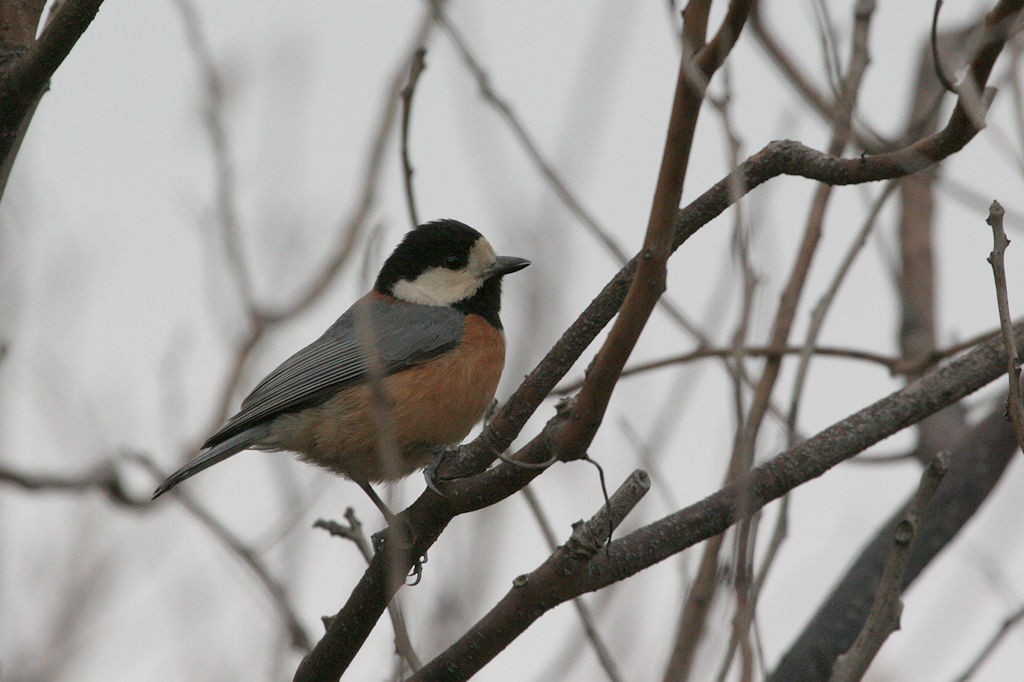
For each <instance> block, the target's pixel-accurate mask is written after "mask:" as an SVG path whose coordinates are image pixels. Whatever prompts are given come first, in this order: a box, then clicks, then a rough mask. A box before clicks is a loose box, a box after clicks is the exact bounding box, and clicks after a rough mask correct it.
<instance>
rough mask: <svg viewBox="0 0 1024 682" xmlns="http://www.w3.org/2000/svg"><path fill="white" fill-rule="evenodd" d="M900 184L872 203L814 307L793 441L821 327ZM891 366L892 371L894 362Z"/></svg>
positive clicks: (797, 389) (798, 381)
mask: <svg viewBox="0 0 1024 682" xmlns="http://www.w3.org/2000/svg"><path fill="white" fill-rule="evenodd" d="M897 186H898V185H897V183H896V182H889V183H888V184H886V186H885V187H884V188H883V189H882V191H881V193H880V194H879V195H878V198H877V199H875V201H874V203H873V204H872V206H871V210H870V211H869V212H868V215H867V217H866V218H865V219H864V223H863V224H862V225H861V228H860V230H859V231H858V232H857V235H856V236H855V237H854V239H853V241H852V242H851V243H850V247H849V249H847V252H846V255H845V256H844V257H843V261H842V263H840V264H839V267H838V268H837V269H836V271H835V273H834V274H833V276H832V280H831V281H830V282H829V285H828V287H827V288H826V289H825V293H824V294H822V295H821V298H820V299H818V302H817V303H816V304H815V305H814V308H813V309H812V310H811V321H810V325H809V326H808V328H807V334H806V335H805V336H804V343H803V346H802V350H801V352H800V362H799V364H798V365H797V372H796V378H795V379H794V380H793V392H792V397H791V400H790V405H789V420H788V427H789V438H790V442H793V439H794V438H795V433H796V426H797V418H798V417H799V414H800V402H801V400H802V398H803V388H804V386H805V385H806V382H807V375H808V372H809V370H810V366H811V358H812V357H813V356H814V355H815V351H816V350H817V343H818V337H819V336H820V335H821V330H822V328H823V327H824V326H825V319H826V316H827V315H828V311H829V309H830V308H831V307H832V303H833V302H834V301H835V299H836V296H838V294H839V288H840V287H841V286H842V284H843V282H844V281H845V280H846V276H847V275H848V274H849V272H850V269H851V268H852V267H853V263H854V261H855V260H856V259H857V256H858V255H859V254H860V252H861V250H862V249H863V248H864V245H865V244H866V243H867V240H868V236H869V235H870V234H871V230H872V229H874V226H875V223H876V222H877V220H878V216H879V214H880V213H881V212H882V207H884V206H885V203H886V201H887V200H888V199H889V197H890V196H892V194H893V192H894V190H895V189H896V188H897ZM889 367H890V371H891V370H892V368H893V367H894V365H890V366H889Z"/></svg>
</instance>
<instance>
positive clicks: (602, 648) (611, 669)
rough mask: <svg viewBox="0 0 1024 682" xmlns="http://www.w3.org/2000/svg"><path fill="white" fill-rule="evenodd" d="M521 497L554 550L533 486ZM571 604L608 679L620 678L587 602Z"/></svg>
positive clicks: (552, 535)
mask: <svg viewBox="0 0 1024 682" xmlns="http://www.w3.org/2000/svg"><path fill="white" fill-rule="evenodd" d="M523 499H524V500H525V501H526V506H527V507H529V508H530V512H531V513H532V514H533V517H534V519H535V520H536V521H537V526H538V527H539V528H540V530H541V535H543V536H544V541H545V542H546V543H547V545H548V549H549V550H550V551H552V552H554V551H555V550H556V549H558V539H557V537H556V536H555V530H554V528H552V526H551V522H550V521H549V520H548V518H547V515H546V514H545V513H544V508H543V507H541V505H540V500H539V499H538V498H537V495H536V493H535V492H534V490H533V488H531V487H529V486H527V487H525V488H523ZM572 605H573V607H574V608H575V609H576V615H577V617H578V618H579V619H580V625H582V626H583V634H584V635H585V636H586V638H587V641H588V642H590V646H591V648H592V649H593V650H594V654H595V655H596V656H597V660H598V663H600V664H601V668H602V669H603V670H604V673H605V675H607V676H608V679H609V680H613V681H619V680H622V679H623V677H622V675H621V674H620V673H619V666H618V664H617V663H616V662H615V659H614V658H613V657H612V652H611V650H610V649H609V648H608V645H607V644H605V642H604V639H602V637H601V633H600V632H599V631H598V629H597V622H596V621H595V619H594V614H593V613H591V611H590V608H589V607H588V606H587V603H586V602H585V601H583V599H582V598H580V597H576V598H575V599H573V600H572ZM573 646H575V644H574V645H573Z"/></svg>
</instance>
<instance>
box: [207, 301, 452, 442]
mask: <svg viewBox="0 0 1024 682" xmlns="http://www.w3.org/2000/svg"><path fill="white" fill-rule="evenodd" d="M465 319H466V316H465V315H464V314H463V313H461V312H459V311H458V310H455V309H453V308H449V307H441V306H424V305H415V304H410V303H404V302H402V301H395V300H393V299H391V300H386V299H381V298H374V297H366V298H363V299H362V300H360V301H359V302H358V303H356V304H355V305H353V306H352V307H351V308H350V309H349V310H348V311H346V312H345V314H344V315H342V316H341V317H340V318H338V320H337V321H336V322H335V323H334V324H333V325H331V327H330V328H329V329H328V330H327V331H326V332H324V334H323V336H321V337H320V338H319V339H317V340H316V341H314V342H313V343H311V344H309V345H308V346H306V347H305V348H303V349H302V350H300V351H299V352H297V353H296V354H295V355H293V356H291V357H290V358H288V359H287V360H285V361H284V362H283V363H281V365H280V366H279V367H278V368H277V369H275V370H274V371H273V372H271V373H270V374H269V375H267V377H266V378H265V379H264V380H263V381H261V382H260V383H259V384H258V385H257V386H256V388H254V389H253V390H252V393H250V394H249V396H248V397H247V398H246V399H245V400H244V401H242V409H241V411H239V412H238V414H236V415H235V416H233V417H232V418H231V419H229V420H228V421H227V422H226V423H225V424H224V426H222V427H221V429H220V430H219V431H217V433H215V434H214V435H213V436H211V437H210V438H209V440H207V441H206V443H205V444H204V446H203V447H211V446H213V445H216V444H217V443H219V442H221V441H222V440H224V439H225V438H230V437H231V436H233V435H235V434H237V433H240V432H242V431H244V430H245V429H248V428H250V427H252V426H254V425H256V424H258V423H260V422H262V421H264V420H265V419H267V418H269V417H274V416H277V415H278V414H282V413H285V412H293V411H296V410H299V409H303V408H305V407H310V406H312V405H315V404H317V403H319V402H322V401H323V400H326V399H327V398H328V397H330V396H331V395H333V394H334V393H335V392H337V391H338V390H340V389H342V388H346V387H348V386H354V385H357V384H361V383H364V382H366V381H367V380H368V379H369V377H370V367H371V366H373V365H376V366H379V367H380V372H381V375H382V376H387V375H389V374H394V373H395V372H399V371H401V370H403V369H405V368H407V367H411V366H413V365H416V364H419V363H421V362H425V361H427V360H430V359H431V358H435V357H437V356H439V355H441V354H442V353H445V352H446V351H448V350H451V349H452V348H454V347H456V346H457V345H458V343H459V341H460V339H461V338H462V330H463V325H464V323H465ZM371 340H372V341H371ZM366 342H371V344H372V345H370V347H371V348H373V349H374V353H375V354H376V357H374V355H371V354H370V353H367V352H366V347H367V343H366ZM371 363H372V364H371Z"/></svg>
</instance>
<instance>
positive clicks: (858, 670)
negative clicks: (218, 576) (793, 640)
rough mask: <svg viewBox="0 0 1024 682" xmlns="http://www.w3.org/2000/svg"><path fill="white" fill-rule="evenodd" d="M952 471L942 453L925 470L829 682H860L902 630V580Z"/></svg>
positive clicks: (947, 455)
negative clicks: (853, 634)
mask: <svg viewBox="0 0 1024 682" xmlns="http://www.w3.org/2000/svg"><path fill="white" fill-rule="evenodd" d="M948 468H949V453H948V452H940V453H939V454H938V455H936V456H935V457H934V458H933V459H932V461H931V462H930V463H929V464H928V466H927V467H925V470H924V472H923V473H922V475H921V482H920V484H919V485H918V488H917V493H916V494H915V495H914V499H913V500H911V502H910V507H909V508H908V509H907V512H906V514H904V515H903V518H902V519H900V522H899V523H898V524H896V531H895V532H894V533H893V541H892V550H891V551H890V552H889V560H888V561H886V563H885V570H884V571H882V580H881V582H880V583H879V585H878V591H877V592H876V593H875V600H874V602H873V603H872V605H871V611H869V612H868V618H867V620H866V621H864V627H863V628H861V631H860V634H859V635H858V636H857V640H856V641H855V642H854V643H853V646H851V647H850V649H849V651H847V652H846V653H845V654H843V655H842V656H840V657H839V658H838V659H836V665H835V667H834V668H833V669H832V676H831V677H830V678H829V682H857V681H858V680H860V679H861V677H863V676H864V673H866V672H867V670H868V666H869V665H871V661H873V660H874V659H875V656H876V655H878V651H879V650H880V649H881V648H882V645H883V644H884V643H885V640H886V639H888V638H889V635H891V634H892V633H893V631H895V630H897V629H898V628H899V626H900V614H901V613H902V612H903V602H902V601H901V600H900V594H901V593H902V591H903V576H904V575H905V574H906V570H907V563H908V562H909V561H910V552H911V550H912V549H913V547H914V539H915V538H916V537H917V530H918V526H919V525H920V521H921V517H922V516H924V513H925V510H926V509H927V508H928V503H929V502H931V499H932V496H933V495H934V494H935V490H936V488H938V487H939V483H941V482H942V479H943V477H944V476H945V475H946V471H947V470H948Z"/></svg>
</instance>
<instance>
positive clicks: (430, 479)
mask: <svg viewBox="0 0 1024 682" xmlns="http://www.w3.org/2000/svg"><path fill="white" fill-rule="evenodd" d="M449 452H451V449H450V448H443V447H442V448H438V449H437V451H436V452H435V453H434V457H433V458H432V459H431V460H430V464H428V465H427V466H426V467H424V468H423V479H424V480H425V481H426V482H427V487H428V488H430V489H431V490H433V491H434V492H435V493H437V494H438V495H439V496H440V497H448V496H447V495H445V494H444V493H443V492H442V491H441V489H440V488H438V487H437V471H438V469H440V468H441V462H443V461H444V458H445V455H447V454H448V453H449Z"/></svg>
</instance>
